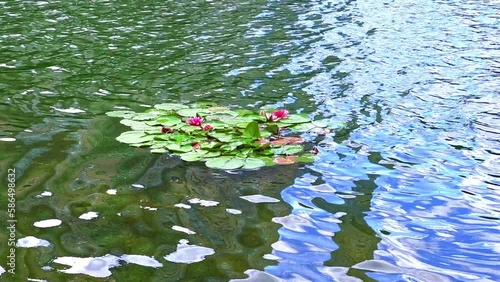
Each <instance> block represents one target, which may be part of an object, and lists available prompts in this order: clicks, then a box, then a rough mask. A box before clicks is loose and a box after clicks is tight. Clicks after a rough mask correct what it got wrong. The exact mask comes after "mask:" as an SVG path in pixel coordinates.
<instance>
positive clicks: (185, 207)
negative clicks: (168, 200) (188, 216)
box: [174, 203, 191, 209]
mask: <svg viewBox="0 0 500 282" xmlns="http://www.w3.org/2000/svg"><path fill="white" fill-rule="evenodd" d="M174 206H176V207H178V208H183V209H190V208H191V206H190V205H186V204H183V203H178V204H175V205H174Z"/></svg>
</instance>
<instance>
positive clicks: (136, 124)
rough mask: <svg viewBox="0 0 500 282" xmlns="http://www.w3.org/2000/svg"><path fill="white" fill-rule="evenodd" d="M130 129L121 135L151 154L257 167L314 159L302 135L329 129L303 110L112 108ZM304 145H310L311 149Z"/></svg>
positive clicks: (222, 165)
mask: <svg viewBox="0 0 500 282" xmlns="http://www.w3.org/2000/svg"><path fill="white" fill-rule="evenodd" d="M107 115H108V116H111V117H120V118H122V120H121V121H120V123H122V124H124V125H126V126H129V127H131V129H132V130H131V131H127V132H124V133H122V134H121V135H120V136H118V137H117V138H116V139H117V140H118V141H119V142H122V143H126V144H129V145H131V146H135V147H148V148H150V149H151V152H152V153H170V154H173V155H177V156H180V158H181V159H182V160H184V161H204V162H205V164H206V165H207V166H208V167H211V168H218V169H257V168H260V167H263V166H269V165H275V164H291V163H296V162H310V161H313V160H314V154H315V153H317V152H318V150H317V149H316V148H315V147H313V145H312V144H306V143H305V140H304V139H303V138H301V137H300V134H302V133H305V132H309V133H313V134H316V135H321V134H326V133H328V132H329V131H330V130H329V129H328V126H327V124H328V123H326V122H325V121H312V120H311V119H310V118H309V117H308V116H307V115H304V114H290V113H289V112H288V111H287V110H286V109H278V110H274V111H265V110H263V111H260V112H259V113H255V112H253V111H250V110H244V109H236V110H231V109H229V108H227V107H217V106H207V105H194V106H191V107H189V106H187V105H182V104H174V103H164V104H158V105H155V106H154V109H149V110H147V111H146V112H144V113H136V112H133V111H111V112H108V113H107ZM304 145H310V146H309V147H310V148H308V149H306V147H305V146H304Z"/></svg>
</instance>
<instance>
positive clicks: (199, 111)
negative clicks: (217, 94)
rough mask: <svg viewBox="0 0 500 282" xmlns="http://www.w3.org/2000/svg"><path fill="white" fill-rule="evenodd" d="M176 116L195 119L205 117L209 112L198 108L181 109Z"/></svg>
mask: <svg viewBox="0 0 500 282" xmlns="http://www.w3.org/2000/svg"><path fill="white" fill-rule="evenodd" d="M177 114H178V115H180V116H183V117H195V116H197V115H201V116H203V115H207V114H210V111H209V110H207V109H200V108H194V109H182V110H179V111H177Z"/></svg>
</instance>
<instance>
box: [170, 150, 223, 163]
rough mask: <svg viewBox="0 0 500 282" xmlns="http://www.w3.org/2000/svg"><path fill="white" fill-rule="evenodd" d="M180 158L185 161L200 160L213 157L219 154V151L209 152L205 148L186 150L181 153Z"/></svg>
mask: <svg viewBox="0 0 500 282" xmlns="http://www.w3.org/2000/svg"><path fill="white" fill-rule="evenodd" d="M180 156H181V159H182V160H183V161H186V162H195V161H202V160H206V159H209V158H214V157H218V156H220V153H219V152H210V151H206V150H198V151H193V152H188V153H184V154H181V155H180Z"/></svg>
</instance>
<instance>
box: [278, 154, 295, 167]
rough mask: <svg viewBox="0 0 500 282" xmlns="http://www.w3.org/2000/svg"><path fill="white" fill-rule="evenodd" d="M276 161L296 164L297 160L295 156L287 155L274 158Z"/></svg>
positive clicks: (283, 163)
mask: <svg viewBox="0 0 500 282" xmlns="http://www.w3.org/2000/svg"><path fill="white" fill-rule="evenodd" d="M273 162H274V163H277V164H281V165H286V164H294V163H296V162H297V160H296V158H295V156H285V157H277V158H274V160H273Z"/></svg>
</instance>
